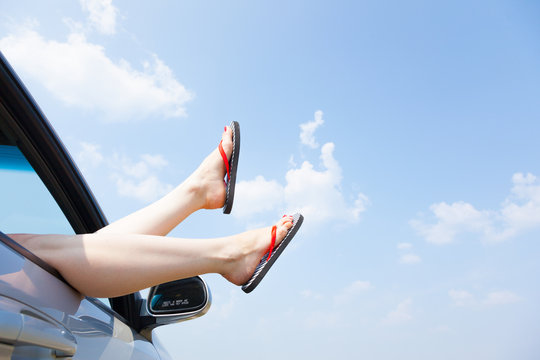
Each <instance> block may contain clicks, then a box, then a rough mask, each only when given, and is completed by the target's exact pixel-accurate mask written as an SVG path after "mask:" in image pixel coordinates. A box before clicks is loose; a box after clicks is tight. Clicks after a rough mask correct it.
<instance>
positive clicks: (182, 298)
mask: <svg viewBox="0 0 540 360" xmlns="http://www.w3.org/2000/svg"><path fill="white" fill-rule="evenodd" d="M208 298H209V297H208V287H207V286H206V283H205V282H204V281H203V279H201V278H200V277H198V276H196V277H191V278H187V279H181V280H175V281H171V282H168V283H165V284H160V285H157V286H154V287H153V288H152V289H150V294H148V299H147V301H146V306H147V307H148V308H147V310H148V313H150V314H151V315H154V316H163V315H166V316H170V315H182V316H190V315H193V314H196V313H197V312H198V311H199V310H201V309H203V308H204V307H205V306H206V305H207V304H208Z"/></svg>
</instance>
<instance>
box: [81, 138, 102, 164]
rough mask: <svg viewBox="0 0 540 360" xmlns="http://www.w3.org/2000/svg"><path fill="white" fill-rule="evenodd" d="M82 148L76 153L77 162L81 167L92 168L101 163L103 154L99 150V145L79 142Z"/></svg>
mask: <svg viewBox="0 0 540 360" xmlns="http://www.w3.org/2000/svg"><path fill="white" fill-rule="evenodd" d="M81 147H82V150H81V151H80V152H79V153H78V154H77V162H78V163H79V164H80V166H81V168H83V169H86V168H93V167H97V166H99V165H101V163H102V162H103V155H102V154H101V153H100V151H99V145H96V144H90V143H87V142H81Z"/></svg>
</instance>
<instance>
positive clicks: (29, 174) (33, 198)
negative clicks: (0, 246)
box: [0, 145, 74, 234]
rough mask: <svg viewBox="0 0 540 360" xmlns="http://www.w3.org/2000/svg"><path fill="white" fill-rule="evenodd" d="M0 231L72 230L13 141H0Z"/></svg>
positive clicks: (68, 231)
mask: <svg viewBox="0 0 540 360" xmlns="http://www.w3.org/2000/svg"><path fill="white" fill-rule="evenodd" d="M0 198H1V199H2V206H0V231H2V232H3V233H37V234H73V233H74V231H73V228H72V227H71V225H70V224H69V222H68V221H67V219H66V217H65V216H64V214H63V212H62V210H61V209H60V207H59V206H58V204H57V203H56V201H55V200H54V198H53V197H52V195H51V194H50V192H49V191H48V189H47V188H46V187H45V185H44V184H43V182H42V181H41V179H40V178H39V176H38V175H37V174H36V172H35V171H34V169H33V168H32V166H31V165H30V163H29V162H28V161H27V160H26V158H25V157H24V155H23V154H22V153H21V151H20V150H19V148H18V147H17V146H14V145H0Z"/></svg>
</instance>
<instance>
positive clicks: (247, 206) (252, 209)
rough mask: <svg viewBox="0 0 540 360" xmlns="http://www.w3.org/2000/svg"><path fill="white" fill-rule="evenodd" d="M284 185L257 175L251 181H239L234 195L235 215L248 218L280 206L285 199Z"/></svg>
mask: <svg viewBox="0 0 540 360" xmlns="http://www.w3.org/2000/svg"><path fill="white" fill-rule="evenodd" d="M284 197H285V194H284V189H283V186H281V185H280V184H278V183H277V182H276V181H275V180H266V179H265V178H264V177H263V176H260V175H259V176H257V177H255V179H254V180H251V181H239V182H238V183H237V184H236V190H235V195H234V212H233V214H234V216H236V217H238V218H247V217H250V216H252V215H254V214H257V213H261V212H264V211H269V210H273V209H277V208H279V207H280V206H281V205H282V204H283V202H284V200H285V198H284Z"/></svg>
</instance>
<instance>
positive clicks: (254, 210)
mask: <svg viewBox="0 0 540 360" xmlns="http://www.w3.org/2000/svg"><path fill="white" fill-rule="evenodd" d="M322 121H323V120H322V111H320V110H319V111H317V112H315V121H314V122H311V123H307V124H302V125H301V128H302V134H301V139H302V140H301V141H302V142H303V143H305V144H313V145H315V144H316V145H317V146H318V144H317V143H316V142H315V138H314V136H313V133H314V131H315V129H316V128H317V126H319V125H320V124H322ZM334 149H335V145H334V143H332V142H328V143H326V144H324V145H323V146H322V147H321V150H320V156H319V158H320V161H321V167H320V168H316V167H315V166H314V165H313V164H312V163H311V162H310V161H308V160H305V161H303V162H302V163H301V164H300V165H297V163H296V161H295V160H294V156H291V157H290V158H289V165H290V166H291V167H292V168H291V169H290V170H288V171H287V173H286V174H285V184H284V185H282V184H280V183H279V182H278V181H276V180H267V179H265V178H264V177H263V176H257V177H255V179H253V180H247V181H240V182H239V183H238V184H237V188H236V194H235V207H234V209H235V210H234V212H233V214H234V216H236V217H238V218H241V219H243V220H247V221H248V222H249V221H251V219H250V218H251V217H253V216H254V215H256V214H260V213H266V212H271V213H272V216H275V215H276V214H277V213H288V214H291V213H295V212H300V213H302V214H303V215H304V216H305V219H306V220H305V226H306V227H310V228H311V227H316V226H318V225H321V224H324V223H327V222H329V221H333V220H335V221H336V222H340V223H341V222H348V223H354V222H356V221H358V220H359V219H360V215H361V213H362V212H364V211H366V208H367V206H368V205H369V204H370V201H369V199H368V197H367V196H366V195H365V194H362V193H358V194H356V195H355V196H354V198H353V199H349V200H346V199H345V197H344V195H343V191H342V188H341V185H342V180H343V175H342V169H341V166H340V164H339V162H338V161H337V160H336V158H335V157H334Z"/></svg>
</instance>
